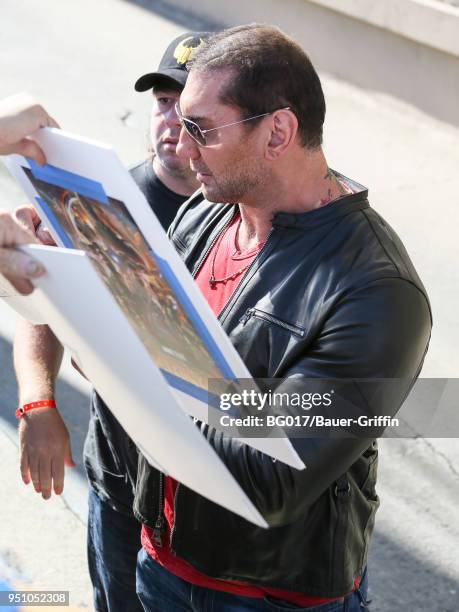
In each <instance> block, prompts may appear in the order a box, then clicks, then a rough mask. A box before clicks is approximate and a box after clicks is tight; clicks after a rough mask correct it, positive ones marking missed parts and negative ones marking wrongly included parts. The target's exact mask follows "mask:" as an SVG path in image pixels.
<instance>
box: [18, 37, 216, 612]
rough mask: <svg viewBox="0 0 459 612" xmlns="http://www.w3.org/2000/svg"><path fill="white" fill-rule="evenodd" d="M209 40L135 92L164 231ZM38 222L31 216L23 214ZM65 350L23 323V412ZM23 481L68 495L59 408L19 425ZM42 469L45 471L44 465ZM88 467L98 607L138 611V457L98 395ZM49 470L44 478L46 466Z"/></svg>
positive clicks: (148, 181) (48, 395) (43, 330)
mask: <svg viewBox="0 0 459 612" xmlns="http://www.w3.org/2000/svg"><path fill="white" fill-rule="evenodd" d="M205 36H206V34H205V33H193V32H189V33H186V34H183V35H181V36H179V37H178V38H176V39H175V40H173V41H172V42H171V44H170V45H169V47H168V48H167V50H166V52H165V53H164V56H163V58H162V59H161V62H160V65H159V68H158V70H157V71H156V72H152V73H148V74H144V75H143V76H141V77H140V78H139V79H138V80H137V82H136V83H135V89H136V90H137V91H142V92H143V91H148V90H152V92H153V105H152V111H151V122H150V137H151V151H152V157H151V158H149V159H147V160H146V161H144V162H142V163H140V164H138V165H136V166H135V167H134V168H132V169H131V174H132V176H133V177H134V179H135V181H136V182H137V184H138V185H139V187H140V189H141V190H142V191H143V193H144V195H145V197H146V199H147V201H148V203H149V205H150V206H151V208H152V209H153V211H154V212H155V214H156V216H157V217H158V219H159V221H160V222H161V224H162V226H163V227H164V228H165V229H167V228H168V226H169V225H170V223H171V221H172V220H173V219H174V217H175V214H176V212H177V210H178V208H179V207H180V206H181V204H182V203H183V202H184V201H185V200H186V199H187V197H188V196H189V195H190V194H191V193H193V191H195V189H196V188H197V186H198V182H197V180H196V178H195V176H194V173H192V172H191V170H190V167H189V161H188V160H185V159H179V158H178V157H177V155H176V146H177V143H178V139H179V134H180V123H179V121H178V118H177V115H176V111H175V104H176V103H177V101H178V99H179V96H180V92H181V90H182V89H183V86H184V84H185V82H186V79H187V72H186V62H187V61H188V60H189V59H190V57H191V56H192V54H193V52H194V50H195V49H196V48H197V47H199V46H200V45H201V44H203V41H204V40H205ZM18 214H19V216H20V217H21V216H22V218H23V220H24V221H25V222H28V224H29V225H31V224H33V219H32V218H31V213H30V209H26V210H24V209H22V210H20V211H19V212H18ZM61 358H62V347H61V346H60V344H59V342H58V341H57V339H56V338H55V337H54V336H53V334H52V332H51V331H50V329H49V328H48V327H47V326H33V325H31V324H30V323H28V322H22V323H21V325H20V326H19V328H18V333H17V336H16V341H15V367H16V374H17V379H18V385H19V397H20V405H24V404H27V403H30V402H37V401H41V400H52V399H54V383H55V379H56V376H57V373H58V370H59V367H60V362H61ZM20 438H21V474H22V478H23V480H24V482H25V483H26V484H27V483H28V482H30V480H32V482H33V484H34V487H35V490H36V491H37V492H41V493H42V496H43V497H44V498H45V499H48V498H49V497H50V496H51V490H52V489H53V490H54V492H55V493H57V494H59V493H61V492H62V489H63V480H64V464H66V465H68V466H72V465H73V460H72V457H71V450H70V440H69V434H68V431H67V428H66V426H65V424H64V422H63V420H62V418H61V417H60V415H59V412H58V411H57V410H55V409H49V408H41V409H37V410H33V411H31V412H29V413H28V414H27V416H26V417H24V418H22V419H21V423H20ZM38 462H39V464H40V470H38V468H37V464H38ZM84 463H85V467H86V472H87V475H88V479H89V484H90V492H89V514H88V563H89V570H90V574H91V580H92V583H93V587H94V605H95V608H96V610H97V611H103V612H106V611H108V612H116V611H118V610H119V611H120V612H121V611H122V612H125V611H126V610H129V612H136V611H137V610H138V611H139V612H140V611H141V610H142V606H141V604H140V602H139V600H138V598H137V595H136V587H135V568H136V557H137V553H138V550H139V548H140V525H139V523H138V522H137V520H136V519H135V518H134V516H133V514H132V503H133V486H134V484H135V480H136V472H137V450H136V448H135V446H134V444H133V442H132V441H131V440H130V438H129V437H128V436H127V434H126V433H125V432H124V430H123V429H122V428H121V426H120V425H119V423H118V422H117V420H116V419H115V418H114V416H113V415H112V413H111V412H110V410H109V409H108V407H107V406H106V405H105V404H104V402H103V401H102V399H101V398H100V397H99V395H98V394H97V393H96V392H95V391H94V392H93V396H92V401H91V414H90V421H89V431H88V435H87V438H86V441H85V449H84ZM43 465H48V466H49V467H48V469H47V470H45V471H44V472H43V471H42V466H43Z"/></svg>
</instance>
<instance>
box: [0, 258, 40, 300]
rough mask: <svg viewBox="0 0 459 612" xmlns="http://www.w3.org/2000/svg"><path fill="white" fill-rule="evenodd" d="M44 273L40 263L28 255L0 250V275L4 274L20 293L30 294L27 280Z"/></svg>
mask: <svg viewBox="0 0 459 612" xmlns="http://www.w3.org/2000/svg"><path fill="white" fill-rule="evenodd" d="M44 273H45V269H44V268H43V266H42V265H41V263H40V262H38V261H36V260H35V259H33V258H32V257H29V255H26V254H25V253H21V252H20V251H17V250H15V249H0V274H4V275H5V276H6V278H7V279H8V280H9V281H10V283H11V284H12V285H14V286H15V287H16V289H17V290H18V291H20V292H21V293H24V292H25V293H27V292H28V293H30V291H31V290H32V285H31V284H30V282H29V279H34V278H38V277H40V276H43V274H44ZM28 288H30V290H29V291H27V289H28Z"/></svg>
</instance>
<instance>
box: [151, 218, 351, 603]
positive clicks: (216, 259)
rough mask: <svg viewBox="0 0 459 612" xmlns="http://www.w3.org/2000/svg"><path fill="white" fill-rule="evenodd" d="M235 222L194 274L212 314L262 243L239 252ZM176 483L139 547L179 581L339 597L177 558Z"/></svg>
mask: <svg viewBox="0 0 459 612" xmlns="http://www.w3.org/2000/svg"><path fill="white" fill-rule="evenodd" d="M239 223H240V216H239V215H236V216H235V218H234V219H233V221H232V222H231V224H230V225H229V226H228V228H227V229H226V230H225V231H224V233H223V234H222V235H221V237H220V239H218V240H217V242H216V243H215V245H214V246H213V248H212V249H211V251H210V252H209V254H208V255H207V257H206V260H205V261H204V263H203V265H202V267H201V269H200V270H199V272H198V275H197V276H196V282H197V284H198V286H199V288H200V289H201V291H202V293H203V295H204V297H205V298H206V299H207V301H208V303H209V305H210V307H211V308H212V310H213V311H214V313H215V314H216V315H218V314H219V312H220V311H221V310H222V308H223V307H224V306H225V304H226V302H227V301H228V300H229V298H230V297H231V295H232V293H233V291H234V290H235V289H236V287H237V285H238V283H239V281H240V280H241V277H242V276H243V274H244V272H245V271H246V269H247V267H248V266H249V265H250V264H251V263H252V261H253V260H254V259H255V257H256V255H257V254H258V252H259V251H260V249H261V248H262V247H263V243H261V244H258V245H257V246H256V247H255V248H253V249H250V250H249V251H245V252H240V251H239V249H238V247H237V241H236V235H237V230H238V227H239ZM212 278H213V279H214V282H212V283H210V282H209V279H212ZM215 281H216V282H215ZM177 485H178V483H177V481H176V480H174V479H173V478H171V477H170V476H166V477H165V478H164V517H165V519H166V531H165V533H164V535H163V541H162V546H157V545H156V544H155V541H154V538H153V530H152V529H150V527H147V526H146V525H143V526H142V546H143V547H144V548H145V550H146V551H147V553H148V554H149V555H150V556H151V557H152V558H153V559H154V560H155V561H157V562H158V563H159V564H160V565H162V566H163V567H164V568H166V569H167V570H168V571H169V572H171V573H172V574H174V575H175V576H178V577H179V578H181V579H182V580H186V581H187V582H190V583H192V584H195V585H197V586H200V587H204V588H206V589H214V590H216V591H225V592H227V593H232V594H234V595H240V596H243V597H255V598H263V597H266V596H270V597H273V598H275V599H282V600H284V601H288V602H290V603H292V604H295V605H297V606H300V607H303V608H305V607H313V606H318V605H321V604H325V603H329V602H331V601H335V600H337V599H340V598H339V597H337V598H332V599H325V598H323V597H309V596H307V595H304V594H303V593H296V592H293V591H284V590H282V589H271V588H266V587H262V586H254V585H251V584H247V583H244V582H236V581H232V580H231V581H230V580H218V579H216V578H209V576H206V575H205V574H202V573H201V572H198V571H197V570H196V569H195V568H194V567H193V566H192V565H190V564H189V563H187V562H186V561H184V560H183V559H181V558H180V557H177V556H176V555H175V554H174V553H173V552H172V551H171V549H170V534H171V530H172V527H173V524H174V498H175V491H176V489H177ZM358 583H359V580H358V579H357V580H356V581H355V585H354V588H356V587H357V586H358Z"/></svg>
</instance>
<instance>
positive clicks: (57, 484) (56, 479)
mask: <svg viewBox="0 0 459 612" xmlns="http://www.w3.org/2000/svg"><path fill="white" fill-rule="evenodd" d="M51 472H52V478H53V489H54V493H55V494H56V495H60V494H61V493H62V491H63V490H64V476H65V468H64V462H63V460H62V459H61V458H56V457H55V458H54V459H53V460H52V461H51Z"/></svg>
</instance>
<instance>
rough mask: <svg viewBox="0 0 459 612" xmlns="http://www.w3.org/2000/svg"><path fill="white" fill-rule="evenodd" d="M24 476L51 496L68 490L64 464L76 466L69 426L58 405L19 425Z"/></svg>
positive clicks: (46, 496)
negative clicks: (65, 489)
mask: <svg viewBox="0 0 459 612" xmlns="http://www.w3.org/2000/svg"><path fill="white" fill-rule="evenodd" d="M19 448H20V460H21V476H22V480H23V481H24V484H29V483H30V481H32V483H33V486H34V488H35V491H36V492H37V493H41V495H42V497H43V499H49V498H50V497H51V493H52V491H53V490H54V493H55V494H56V495H60V494H61V493H62V491H63V490H64V471H65V469H64V466H65V465H67V466H68V467H75V463H74V462H73V459H72V451H71V448H70V437H69V432H68V430H67V427H66V426H65V423H64V421H63V420H62V418H61V416H60V414H59V412H58V411H57V410H56V409H54V408H38V409H37V410H32V411H30V412H28V413H27V414H26V415H25V416H23V417H22V418H21V422H20V425H19Z"/></svg>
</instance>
